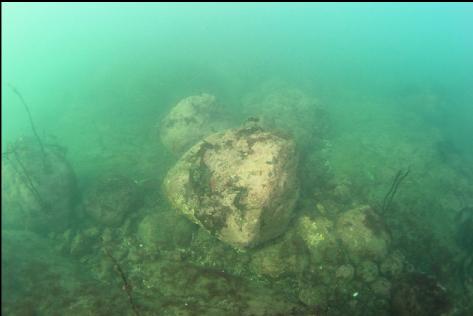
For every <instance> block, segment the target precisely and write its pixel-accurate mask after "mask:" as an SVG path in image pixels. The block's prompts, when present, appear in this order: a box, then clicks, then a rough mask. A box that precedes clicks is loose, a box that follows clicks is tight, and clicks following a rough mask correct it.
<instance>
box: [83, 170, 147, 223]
mask: <svg viewBox="0 0 473 316" xmlns="http://www.w3.org/2000/svg"><path fill="white" fill-rule="evenodd" d="M141 204H142V199H141V197H140V194H139V191H138V186H137V185H136V184H135V183H134V182H133V180H131V179H129V178H127V177H125V176H122V175H111V176H103V177H102V178H100V179H99V180H97V182H96V183H94V184H92V186H91V187H90V188H89V189H88V190H87V192H86V193H85V197H84V205H85V212H86V213H87V214H88V215H90V216H91V217H92V218H93V219H94V220H95V221H96V222H98V223H100V224H103V225H107V226H115V227H116V226H119V225H120V224H122V222H123V220H124V219H125V217H126V215H127V214H129V213H132V212H134V211H136V209H137V208H139V207H140V206H141Z"/></svg>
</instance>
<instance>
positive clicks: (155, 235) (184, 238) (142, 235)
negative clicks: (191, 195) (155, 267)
mask: <svg viewBox="0 0 473 316" xmlns="http://www.w3.org/2000/svg"><path fill="white" fill-rule="evenodd" d="M196 227H197V226H196V225H194V224H192V223H191V222H189V221H188V220H187V219H186V218H184V216H182V215H181V214H176V213H175V212H157V213H153V214H148V215H146V216H145V217H144V218H143V219H142V220H141V222H140V224H139V225H138V233H137V237H138V239H139V240H140V242H142V243H143V246H144V247H145V248H146V249H147V250H149V251H157V250H160V249H173V248H176V247H178V248H185V247H188V246H189V244H190V242H191V239H192V235H193V234H194V233H195V230H196V229H195V228H196Z"/></svg>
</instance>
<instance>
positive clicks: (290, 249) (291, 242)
mask: <svg viewBox="0 0 473 316" xmlns="http://www.w3.org/2000/svg"><path fill="white" fill-rule="evenodd" d="M307 259H308V257H307V248H306V247H305V246H304V242H303V241H302V240H301V239H300V237H299V236H297V235H296V234H294V233H292V232H291V233H287V234H285V235H284V237H283V238H282V239H281V240H278V242H276V243H274V244H271V245H268V246H266V247H263V248H261V249H257V250H256V251H255V253H254V254H253V255H252V259H251V263H250V267H251V269H252V271H253V272H255V273H256V274H259V275H264V276H268V277H271V278H278V277H281V276H284V275H286V276H287V275H289V274H300V273H302V272H303V271H304V269H305V268H306V267H307V265H308V263H309V261H308V260H307Z"/></svg>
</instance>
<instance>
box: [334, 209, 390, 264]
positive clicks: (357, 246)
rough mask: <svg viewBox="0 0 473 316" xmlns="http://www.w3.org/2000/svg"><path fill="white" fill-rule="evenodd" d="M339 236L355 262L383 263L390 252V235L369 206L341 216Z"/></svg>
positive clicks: (338, 227)
mask: <svg viewBox="0 0 473 316" xmlns="http://www.w3.org/2000/svg"><path fill="white" fill-rule="evenodd" d="M337 235H338V237H339V238H340V240H341V242H342V244H343V246H344V248H345V250H346V251H347V252H348V254H349V256H350V258H351V259H352V260H353V261H355V262H360V261H363V260H366V259H371V260H373V261H381V260H383V259H384V257H385V256H386V254H387V252H388V247H389V244H390V237H389V234H388V233H387V231H386V228H385V226H384V223H383V222H382V219H381V218H380V217H379V216H378V215H377V214H376V213H375V212H374V211H373V210H372V209H371V207H369V206H360V207H357V208H354V209H351V210H349V211H347V212H345V213H343V214H342V215H340V217H339V218H338V221H337Z"/></svg>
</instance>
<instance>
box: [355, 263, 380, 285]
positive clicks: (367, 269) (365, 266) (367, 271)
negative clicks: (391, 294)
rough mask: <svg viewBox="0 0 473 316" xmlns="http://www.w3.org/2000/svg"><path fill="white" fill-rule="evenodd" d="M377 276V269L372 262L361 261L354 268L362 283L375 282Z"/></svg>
mask: <svg viewBox="0 0 473 316" xmlns="http://www.w3.org/2000/svg"><path fill="white" fill-rule="evenodd" d="M378 274H379V269H378V266H377V265H376V263H374V262H372V261H363V262H362V263H360V264H359V265H358V266H357V267H356V275H357V277H359V278H360V279H361V280H363V282H366V283H370V282H373V281H374V280H376V278H377V277H378Z"/></svg>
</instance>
